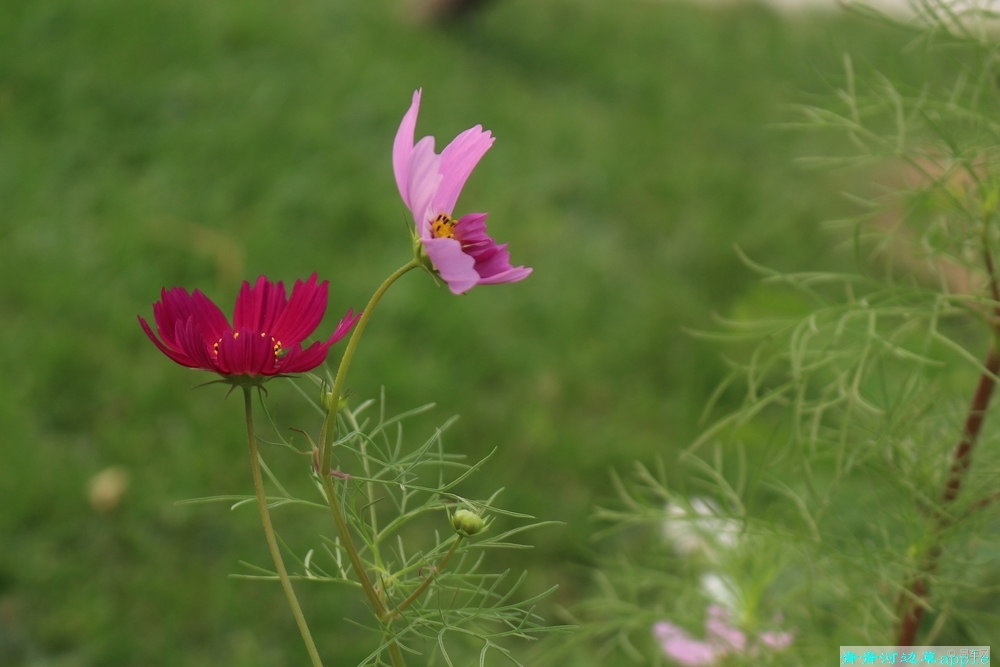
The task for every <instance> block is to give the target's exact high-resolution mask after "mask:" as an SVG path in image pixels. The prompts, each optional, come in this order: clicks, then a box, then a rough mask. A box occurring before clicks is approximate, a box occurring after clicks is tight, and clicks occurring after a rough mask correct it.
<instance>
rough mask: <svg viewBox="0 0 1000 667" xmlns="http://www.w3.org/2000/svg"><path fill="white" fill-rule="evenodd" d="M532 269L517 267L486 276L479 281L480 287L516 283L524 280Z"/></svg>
mask: <svg viewBox="0 0 1000 667" xmlns="http://www.w3.org/2000/svg"><path fill="white" fill-rule="evenodd" d="M533 270H534V269H531V268H529V267H525V266H518V267H514V268H512V269H508V270H507V271H501V272H500V273H494V274H493V275H492V276H487V277H485V278H480V279H479V284H480V285H499V284H501V283H516V282H517V281H519V280H524V279H525V278H527V277H528V276H530V275H531V272H532V271H533Z"/></svg>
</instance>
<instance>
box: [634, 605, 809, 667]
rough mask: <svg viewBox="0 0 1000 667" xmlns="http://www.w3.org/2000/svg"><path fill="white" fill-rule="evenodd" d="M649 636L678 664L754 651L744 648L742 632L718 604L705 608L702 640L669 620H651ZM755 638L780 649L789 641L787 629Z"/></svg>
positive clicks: (710, 662) (754, 649)
mask: <svg viewBox="0 0 1000 667" xmlns="http://www.w3.org/2000/svg"><path fill="white" fill-rule="evenodd" d="M653 636H654V637H655V638H656V640H657V641H658V642H659V643H660V646H661V647H662V648H663V652H664V653H665V654H666V655H667V657H669V658H671V659H673V661H674V662H676V663H677V664H679V665H714V664H716V662H717V661H718V660H719V659H720V658H722V656H724V655H726V654H727V653H747V654H749V655H756V653H757V646H751V647H750V648H749V650H747V638H746V635H745V634H744V633H743V631H742V630H739V629H738V628H734V627H732V626H731V625H729V612H727V611H726V610H725V609H723V608H722V607H720V606H718V605H711V606H709V608H708V616H707V618H706V619H705V640H704V641H701V640H698V639H694V638H693V637H691V635H689V634H688V633H687V632H686V631H685V630H684V629H683V628H681V627H679V626H677V625H674V624H673V623H670V622H669V621H660V622H659V623H656V624H654V625H653ZM757 641H758V642H759V643H761V644H764V645H766V646H769V647H771V648H772V649H774V650H777V651H780V650H782V649H785V648H787V647H788V646H790V645H791V643H792V635H791V633H788V632H765V633H763V634H761V635H759V636H758V637H757Z"/></svg>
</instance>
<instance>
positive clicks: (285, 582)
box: [243, 386, 323, 667]
mask: <svg viewBox="0 0 1000 667" xmlns="http://www.w3.org/2000/svg"><path fill="white" fill-rule="evenodd" d="M243 403H244V405H245V406H246V414H247V443H248V445H249V448H250V470H251V471H252V472H253V487H254V490H256V492H257V507H258V508H259V509H260V520H261V523H263V524H264V537H266V538H267V546H268V547H270V549H271V558H273V559H274V567H275V568H276V569H277V570H278V578H279V579H281V587H282V588H284V589H285V596H286V597H287V598H288V606H289V607H291V608H292V616H294V617H295V622H296V623H297V624H298V626H299V632H301V633H302V641H304V642H305V644H306V651H308V652H309V658H310V659H311V660H312V664H313V667H323V661H322V660H320V658H319V652H318V651H317V650H316V644H315V643H314V642H313V638H312V635H311V634H310V633H309V626H308V625H306V619H305V617H304V616H303V615H302V608H301V607H299V601H298V600H297V599H296V597H295V590H294V589H293V588H292V582H291V580H290V579H289V578H288V572H286V571H285V564H284V562H282V560H281V551H280V550H279V549H278V540H277V539H276V538H275V536H274V528H273V527H272V526H271V515H270V513H268V511H267V496H266V495H264V480H263V478H261V475H260V459H259V455H258V454H257V438H256V436H254V431H253V397H252V396H251V394H250V387H247V386H244V387H243Z"/></svg>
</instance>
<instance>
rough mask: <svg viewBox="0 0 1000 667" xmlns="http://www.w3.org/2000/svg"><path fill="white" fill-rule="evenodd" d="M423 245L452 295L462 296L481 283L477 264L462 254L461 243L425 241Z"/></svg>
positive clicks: (439, 240) (435, 239) (437, 240)
mask: <svg viewBox="0 0 1000 667" xmlns="http://www.w3.org/2000/svg"><path fill="white" fill-rule="evenodd" d="M423 243H424V248H425V249H426V250H427V256H428V257H430V258H431V262H432V263H433V264H434V268H435V269H437V270H438V273H440V274H441V279H442V280H444V281H445V282H446V283H448V289H450V290H451V292H452V294H462V293H463V292H468V291H469V290H470V289H472V288H473V287H475V286H476V283H478V282H479V274H478V273H476V270H475V268H474V267H475V263H476V262H475V260H474V259H473V258H472V257H471V256H469V255H467V254H465V253H464V252H462V244H461V243H459V242H458V241H456V240H455V239H449V238H434V239H424V240H423Z"/></svg>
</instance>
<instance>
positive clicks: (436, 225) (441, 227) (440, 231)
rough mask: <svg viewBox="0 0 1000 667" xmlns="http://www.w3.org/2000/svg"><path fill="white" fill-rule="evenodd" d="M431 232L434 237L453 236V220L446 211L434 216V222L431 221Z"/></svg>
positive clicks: (450, 237) (448, 237)
mask: <svg viewBox="0 0 1000 667" xmlns="http://www.w3.org/2000/svg"><path fill="white" fill-rule="evenodd" d="M431 234H433V235H434V238H436V239H442V238H445V239H453V238H455V220H453V219H452V217H451V216H450V215H448V214H447V213H441V214H440V215H438V217H436V218H434V222H432V223H431Z"/></svg>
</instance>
